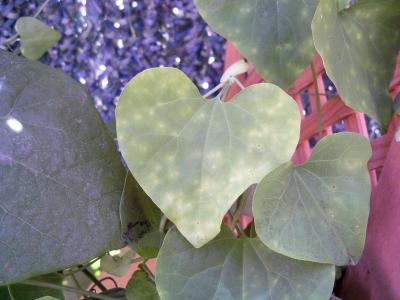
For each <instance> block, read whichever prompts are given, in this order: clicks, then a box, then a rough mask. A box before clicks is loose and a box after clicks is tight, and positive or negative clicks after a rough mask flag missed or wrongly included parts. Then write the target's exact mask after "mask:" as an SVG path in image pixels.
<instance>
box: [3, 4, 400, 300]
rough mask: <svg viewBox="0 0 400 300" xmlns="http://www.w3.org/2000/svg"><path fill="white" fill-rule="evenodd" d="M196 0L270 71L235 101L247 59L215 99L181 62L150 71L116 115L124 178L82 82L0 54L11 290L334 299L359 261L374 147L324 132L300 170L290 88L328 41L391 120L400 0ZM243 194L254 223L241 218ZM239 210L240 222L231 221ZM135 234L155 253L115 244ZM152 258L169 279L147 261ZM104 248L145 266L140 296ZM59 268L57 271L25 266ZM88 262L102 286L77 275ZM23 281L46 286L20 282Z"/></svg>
mask: <svg viewBox="0 0 400 300" xmlns="http://www.w3.org/2000/svg"><path fill="white" fill-rule="evenodd" d="M195 2H196V4H197V6H198V8H199V10H200V12H201V14H202V15H203V17H204V18H205V19H206V21H207V22H208V23H209V24H210V25H211V26H213V27H214V28H215V29H216V30H217V31H218V32H219V33H221V34H222V35H224V36H226V37H227V38H228V39H230V40H231V41H232V42H233V43H234V44H235V45H236V47H237V48H238V49H239V50H241V51H242V53H243V54H244V55H245V56H246V57H247V58H248V59H249V60H250V61H251V62H253V63H254V67H255V69H256V70H257V71H258V72H259V73H261V74H262V76H263V77H264V79H265V80H266V81H267V83H262V84H257V85H254V86H251V87H249V88H246V89H243V90H242V91H241V92H240V93H239V94H238V95H237V96H236V97H235V98H234V99H232V101H231V102H225V100H226V95H227V91H228V90H229V88H230V87H231V86H232V85H233V84H239V85H240V82H238V80H237V79H236V78H235V76H237V75H238V74H240V73H242V72H246V70H247V65H246V64H245V63H244V62H243V61H240V62H238V63H237V64H236V65H234V66H233V67H232V68H230V69H228V70H227V72H226V73H225V74H224V76H223V77H222V79H221V84H220V85H219V86H217V87H216V88H215V89H213V90H212V92H211V93H209V94H207V95H205V96H202V95H200V93H199V91H198V90H197V89H196V87H195V86H194V85H193V84H192V83H191V82H190V80H189V79H188V78H187V77H186V76H185V75H184V74H183V73H182V72H180V71H178V70H176V69H171V68H155V69H150V70H146V71H144V72H143V73H141V74H139V75H137V76H136V77H135V78H133V79H132V80H131V81H130V82H129V83H128V85H127V86H126V87H125V89H124V91H123V93H122V94H121V97H120V100H119V103H118V106H117V111H116V132H117V140H118V143H119V146H120V148H121V152H122V156H123V158H124V159H125V161H126V163H127V166H128V168H129V171H130V172H128V173H127V174H126V171H125V169H124V167H123V165H122V163H121V160H120V157H119V155H118V152H117V148H116V146H115V144H114V140H113V137H112V136H111V135H110V133H109V131H108V130H107V128H106V127H105V126H104V125H103V124H102V122H101V120H100V118H99V117H98V115H97V113H96V111H95V109H94V107H93V106H92V105H91V100H90V98H89V97H88V95H87V94H86V92H85V91H84V89H83V88H82V87H81V86H80V85H79V84H78V83H76V82H74V81H73V80H71V79H70V78H68V77H67V76H66V75H65V74H63V73H61V72H59V71H56V70H52V69H50V68H48V67H46V66H43V65H41V64H39V63H37V62H32V61H28V60H26V59H23V58H21V57H17V56H15V55H12V54H10V53H7V52H5V51H0V66H1V68H0V95H1V99H2V100H1V102H0V115H1V117H0V121H1V125H0V138H1V141H2V143H1V144H0V182H1V186H0V220H1V223H0V224H1V225H0V253H1V254H0V269H1V273H0V284H1V285H4V287H2V288H0V295H2V297H4V298H6V297H9V298H10V299H11V300H13V299H16V300H18V299H23V297H25V299H26V297H29V298H30V299H34V298H39V297H42V296H52V297H58V298H62V297H63V295H62V294H61V293H59V292H57V291H69V292H75V293H78V294H79V293H81V294H82V295H85V296H87V297H88V299H95V298H97V299H120V298H124V297H125V298H127V299H129V300H131V299H159V298H161V299H328V298H329V297H330V295H331V293H332V288H333V284H334V280H335V265H336V266H345V265H348V264H355V263H357V261H358V260H359V258H360V256H361V253H362V248H363V245H364V241H365V232H366V225H367V219H368V213H369V197H370V181H369V177H368V169H367V161H368V159H369V157H370V156H371V147H370V144H369V142H368V141H367V140H366V139H365V138H363V137H361V136H359V135H357V134H353V133H340V134H335V135H332V136H328V137H325V138H323V139H321V140H320V142H319V143H318V144H317V146H316V147H315V149H314V152H313V154H312V156H311V157H310V159H309V160H308V161H307V162H306V163H304V164H302V165H300V166H295V165H293V164H292V163H291V162H290V158H291V156H292V154H293V152H294V151H295V148H296V145H297V142H298V138H299V131H300V116H299V113H298V109H297V107H296V105H295V103H294V102H293V101H292V99H291V98H290V96H289V95H288V94H286V93H285V92H284V91H283V90H282V89H281V88H286V87H287V86H288V85H289V84H290V83H291V82H292V81H293V80H294V79H295V78H296V77H297V75H299V72H300V71H301V70H303V69H304V67H306V65H307V64H308V62H309V61H310V59H311V57H312V55H313V53H314V45H315V46H316V48H317V50H318V52H319V53H320V55H321V56H322V58H323V60H324V63H325V65H326V69H327V73H328V75H329V76H330V77H331V78H332V79H333V81H334V83H335V84H336V85H337V87H338V90H339V93H340V94H341V95H342V97H343V99H344V101H346V103H347V104H348V105H349V106H351V107H353V108H354V109H358V110H361V111H363V112H365V113H368V114H370V115H371V116H372V117H375V118H376V119H378V120H380V121H381V122H382V125H383V126H386V125H387V123H388V120H389V118H390V116H391V113H392V105H391V102H390V101H391V100H390V98H389V94H388V92H387V85H388V83H389V80H390V76H391V73H392V71H393V69H394V65H395V64H394V61H395V57H396V54H397V51H398V45H399V41H400V26H399V25H400V24H399V21H398V20H400V18H399V16H400V3H399V2H398V1H397V0H386V1H379V2H376V1H372V0H359V1H357V3H356V4H354V5H350V4H349V2H347V1H337V0H321V1H320V2H319V1H308V2H307V4H305V1H300V0H299V1H297V0H293V1H283V0H277V1H276V0H274V1H272V0H258V1H255V0H254V1H241V0H234V1H232V0H214V1H212V0H197V1H195ZM314 12H316V13H315V14H314ZM43 30H48V29H47V28H43ZM21 37H22V38H23V34H21ZM28 40H29V39H28ZM332 42H333V44H334V45H333V46H332V45H331V43H332ZM28 45H29V44H26V46H27V47H28ZM377 45H379V46H377ZM33 46H34V47H35V45H33ZM49 46H50V45H47V47H49ZM334 48H337V49H334ZM39 50H40V51H39V53H43V51H44V50H45V49H39ZM24 52H25V53H28V52H29V51H28V50H26V51H23V54H24ZM33 52H35V51H33ZM312 69H313V70H314V66H313V65H312ZM343 74H346V76H344V75H343ZM275 84H278V85H279V86H280V87H278V86H276V85H275ZM242 88H243V87H242ZM354 91H356V92H357V93H355V92H354ZM316 93H317V94H318V91H317V92H316ZM360 97H361V98H360ZM360 99H361V100H360ZM255 183H258V186H257V189H256V193H255V195H254V197H253V199H250V200H246V199H248V197H247V195H245V194H244V193H245V191H246V189H247V188H248V187H249V186H250V185H252V184H255ZM246 201H252V208H253V214H254V221H253V222H251V223H250V224H249V225H248V227H247V228H243V227H242V225H243V224H242V223H241V222H238V219H239V215H240V213H241V209H243V207H245V206H246V203H245V202H246ZM226 214H227V215H228V219H229V222H227V223H228V225H229V226H226V225H222V229H221V223H222V220H223V218H224V215H226ZM165 233H166V235H165V236H164V234H165ZM124 243H125V244H129V245H130V246H131V248H132V249H133V250H135V251H136V252H137V253H138V254H139V255H140V256H141V257H137V258H134V257H133V255H132V253H130V252H128V254H122V255H121V256H118V257H115V256H112V255H109V254H107V255H105V256H104V254H105V253H107V252H109V251H111V250H114V249H119V248H121V247H122V246H123V245H124ZM155 256H157V257H158V263H157V272H156V274H155V276H154V274H152V272H151V271H150V270H149V268H148V267H147V264H146V263H147V261H148V259H150V258H153V257H155ZM101 257H102V261H101V265H102V266H103V268H104V269H106V270H108V271H109V272H111V273H114V274H117V275H123V274H124V273H125V272H126V270H127V269H128V266H130V265H131V264H138V268H139V269H140V270H139V271H137V272H136V273H135V274H134V275H133V277H132V279H131V281H130V282H129V284H128V286H127V287H126V290H125V296H120V294H119V292H120V291H119V290H118V291H114V290H111V291H107V290H106V289H105V287H104V286H103V285H102V283H101V282H99V281H98V280H97V279H96V277H95V276H93V274H92V271H91V266H93V265H94V264H95V263H96V262H97V261H98V260H99V259H100V258H101ZM85 262H86V263H85ZM54 272H56V273H54ZM46 273H53V275H47V276H50V278H54V276H56V280H55V281H54V280H50V281H49V278H47V279H45V278H43V277H40V278H34V279H28V278H30V277H34V276H39V275H43V274H46ZM54 274H56V275H54ZM78 275H82V276H87V277H88V278H89V279H90V280H92V281H93V283H94V284H95V285H96V286H97V287H98V288H99V289H100V290H102V291H103V293H102V294H99V295H94V294H92V293H90V292H88V291H86V290H85V289H84V288H82V287H80V284H81V281H79V280H77V278H76V277H77V276H78ZM60 278H61V279H60ZM62 279H69V280H72V281H74V282H75V287H71V286H69V285H66V284H61V280H62ZM21 286H23V290H24V293H26V294H29V293H31V295H29V296H26V294H25V296H21V295H19V294H18V293H17V292H14V291H17V290H19V289H21ZM49 288H50V289H53V290H52V292H48V289H49ZM55 291H56V292H55ZM3 295H4V296H3Z"/></svg>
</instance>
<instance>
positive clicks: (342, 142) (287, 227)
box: [253, 133, 371, 265]
mask: <svg viewBox="0 0 400 300" xmlns="http://www.w3.org/2000/svg"><path fill="white" fill-rule="evenodd" d="M370 157H371V146H370V143H369V141H368V140H367V139H366V138H364V137H362V136H361V135H358V134H354V133H339V134H335V135H331V136H328V137H325V138H323V139H322V140H321V141H320V142H319V143H318V144H317V146H316V147H315V148H314V151H313V153H312V155H311V157H310V159H309V160H308V161H307V162H306V163H305V164H303V165H300V166H294V165H293V164H291V163H286V164H283V165H282V166H280V167H279V168H277V169H276V170H274V171H273V172H271V173H270V174H268V175H267V176H266V177H265V178H264V179H263V180H262V181H261V182H260V184H259V185H258V186H257V190H256V193H255V196H254V200H253V213H254V218H255V224H256V231H257V235H258V236H259V237H260V239H261V240H262V241H263V242H264V243H265V244H266V245H267V246H268V247H269V248H271V249H272V250H274V251H276V252H278V253H282V254H284V255H287V256H289V257H293V258H296V259H301V260H309V261H315V262H322V263H333V264H336V265H345V264H349V263H353V264H354V263H356V262H357V261H358V259H359V258H360V256H361V252H362V249H363V247H364V242H365V232H366V228H367V221H368V213H369V200H370V191H371V184H370V179H369V173H368V167H367V162H368V160H369V158H370Z"/></svg>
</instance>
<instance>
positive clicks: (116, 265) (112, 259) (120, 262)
mask: <svg viewBox="0 0 400 300" xmlns="http://www.w3.org/2000/svg"><path fill="white" fill-rule="evenodd" d="M134 254H135V252H134V251H132V250H130V249H129V250H128V251H127V252H126V253H124V254H123V255H122V256H119V255H114V256H111V255H109V254H106V255H104V256H103V257H102V258H101V261H100V268H101V270H102V271H104V272H107V273H109V274H111V275H114V276H118V277H122V276H124V275H125V274H126V273H128V272H129V270H130V268H131V265H132V259H133V255H134Z"/></svg>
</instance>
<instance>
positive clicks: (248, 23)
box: [195, 0, 318, 87]
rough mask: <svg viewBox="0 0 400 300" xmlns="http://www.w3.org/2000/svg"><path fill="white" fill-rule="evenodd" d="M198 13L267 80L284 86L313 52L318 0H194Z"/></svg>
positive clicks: (291, 79) (291, 80)
mask: <svg viewBox="0 0 400 300" xmlns="http://www.w3.org/2000/svg"><path fill="white" fill-rule="evenodd" d="M195 3H196V6H197V8H198V9H199V11H200V14H201V15H202V17H203V18H204V19H205V21H206V22H207V23H208V24H209V25H210V26H211V27H212V28H213V29H214V30H215V31H217V32H218V33H219V34H221V35H223V36H224V37H225V38H226V39H228V40H229V41H231V42H232V43H233V44H234V45H235V47H237V48H238V49H239V51H240V52H241V53H242V54H243V55H244V56H245V57H246V58H248V59H249V60H250V62H252V63H253V64H254V68H255V69H256V71H257V72H258V73H260V74H261V76H262V77H263V78H264V80H265V81H267V82H272V83H274V84H277V85H279V86H281V87H288V86H289V85H290V84H291V83H292V82H293V81H294V80H295V79H296V77H297V76H298V75H299V74H300V73H301V71H303V69H304V68H305V67H306V66H307V64H308V63H309V62H310V60H311V58H312V55H313V53H314V51H315V50H314V44H313V40H312V34H311V21H312V18H313V16H314V12H315V9H316V7H317V5H318V0H307V1H304V0H290V1H287V0H246V1H243V0H196V1H195Z"/></svg>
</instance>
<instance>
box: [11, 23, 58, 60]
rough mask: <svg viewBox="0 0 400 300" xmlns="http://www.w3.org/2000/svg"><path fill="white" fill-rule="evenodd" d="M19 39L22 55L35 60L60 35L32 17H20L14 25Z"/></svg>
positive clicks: (51, 45) (56, 40)
mask: <svg viewBox="0 0 400 300" xmlns="http://www.w3.org/2000/svg"><path fill="white" fill-rule="evenodd" d="M15 31H16V32H17V33H18V34H19V36H20V38H21V52H22V55H23V56H25V57H27V58H29V59H32V60H37V59H39V58H41V57H42V56H43V54H45V53H46V52H47V51H48V50H49V49H50V48H51V47H53V45H54V44H55V43H56V42H58V40H59V39H60V38H61V34H60V33H58V32H57V31H56V30H54V29H52V28H50V27H49V26H47V25H46V24H45V23H43V22H42V21H40V20H38V19H36V18H33V17H21V18H19V19H18V20H17V22H16V23H15Z"/></svg>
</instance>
